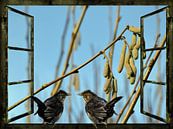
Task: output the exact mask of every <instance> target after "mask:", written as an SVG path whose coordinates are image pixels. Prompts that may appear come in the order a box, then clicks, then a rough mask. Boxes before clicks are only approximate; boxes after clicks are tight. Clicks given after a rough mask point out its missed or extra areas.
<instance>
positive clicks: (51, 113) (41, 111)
mask: <svg viewBox="0 0 173 129" xmlns="http://www.w3.org/2000/svg"><path fill="white" fill-rule="evenodd" d="M66 96H70V94H69V93H66V92H65V91H63V90H60V91H59V92H57V93H56V94H55V95H54V96H52V97H50V98H48V99H46V100H45V101H44V103H43V102H42V101H41V100H40V99H38V98H37V97H34V96H32V97H31V98H32V99H33V100H34V101H35V102H36V103H37V106H38V110H37V112H36V113H35V114H34V115H36V114H38V115H39V116H40V117H41V118H42V119H43V121H44V123H45V124H54V123H55V122H56V121H57V120H58V119H59V118H60V116H61V114H62V112H63V109H64V106H63V105H64V100H65V98H66Z"/></svg>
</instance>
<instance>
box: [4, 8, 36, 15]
mask: <svg viewBox="0 0 173 129" xmlns="http://www.w3.org/2000/svg"><path fill="white" fill-rule="evenodd" d="M6 7H7V8H8V9H9V10H10V11H13V12H15V13H18V14H21V15H23V16H26V17H29V18H33V16H32V15H29V14H27V13H25V12H22V11H19V10H17V9H14V8H12V7H9V6H6Z"/></svg>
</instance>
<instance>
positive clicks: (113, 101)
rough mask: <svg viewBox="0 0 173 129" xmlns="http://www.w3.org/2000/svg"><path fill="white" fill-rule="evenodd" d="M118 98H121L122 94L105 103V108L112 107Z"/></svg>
mask: <svg viewBox="0 0 173 129" xmlns="http://www.w3.org/2000/svg"><path fill="white" fill-rule="evenodd" d="M120 99H122V96H119V97H116V98H114V99H112V100H111V101H110V102H108V103H107V104H106V105H105V108H107V109H111V108H113V107H114V105H115V103H117V102H118V101H119V100H120Z"/></svg>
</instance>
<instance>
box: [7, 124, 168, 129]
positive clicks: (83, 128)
mask: <svg viewBox="0 0 173 129" xmlns="http://www.w3.org/2000/svg"><path fill="white" fill-rule="evenodd" d="M163 128H164V129H170V126H169V125H168V124H108V126H107V128H106V127H105V126H104V125H98V129H163ZM6 129H95V127H94V126H93V125H92V124H56V125H44V124H11V125H8V126H7V128H6Z"/></svg>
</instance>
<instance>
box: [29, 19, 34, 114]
mask: <svg viewBox="0 0 173 129" xmlns="http://www.w3.org/2000/svg"><path fill="white" fill-rule="evenodd" d="M30 33H31V49H32V50H33V51H32V52H31V53H30V55H31V80H32V82H31V85H30V86H31V90H30V92H31V93H30V94H31V95H33V94H34V17H32V18H31V30H30ZM33 112H34V102H33V100H31V113H33Z"/></svg>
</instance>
